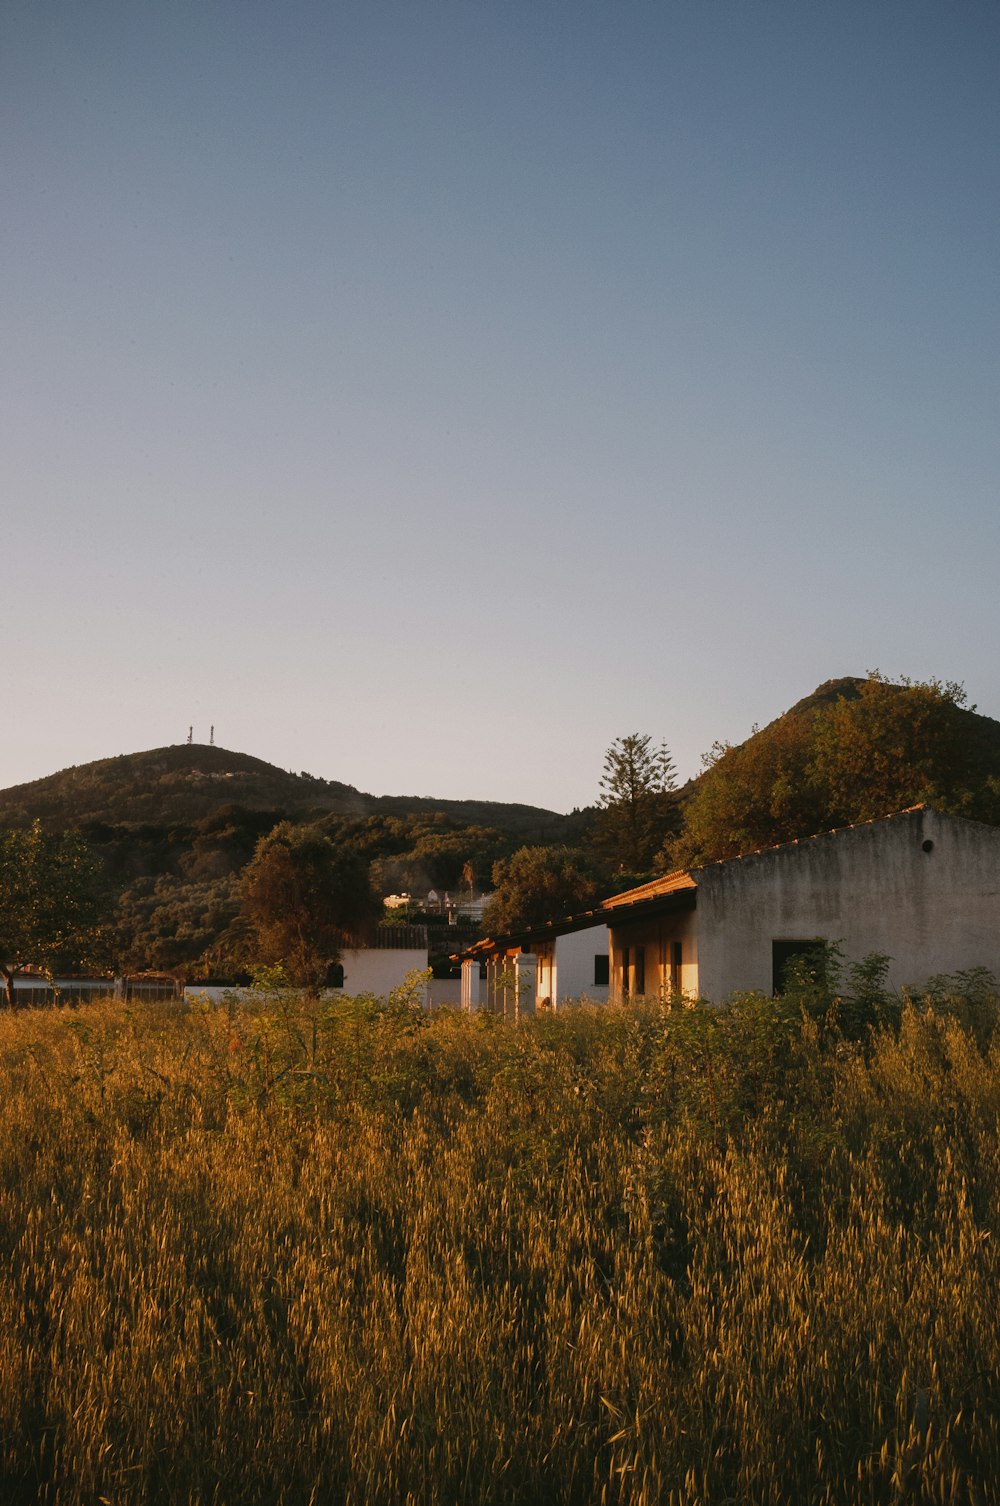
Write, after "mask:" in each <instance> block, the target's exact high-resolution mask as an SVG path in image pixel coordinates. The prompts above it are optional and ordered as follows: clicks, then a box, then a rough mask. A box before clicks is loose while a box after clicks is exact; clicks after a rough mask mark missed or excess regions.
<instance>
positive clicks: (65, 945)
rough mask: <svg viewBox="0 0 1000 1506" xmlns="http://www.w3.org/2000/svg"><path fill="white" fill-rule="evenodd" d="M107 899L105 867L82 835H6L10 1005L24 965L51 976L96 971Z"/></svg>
mask: <svg viewBox="0 0 1000 1506" xmlns="http://www.w3.org/2000/svg"><path fill="white" fill-rule="evenodd" d="M107 909H108V899H107V895H106V892H105V886H104V883H103V878H102V874H101V870H100V865H99V864H98V863H97V861H96V860H95V859H94V857H93V856H92V855H91V853H90V851H89V850H88V848H87V846H86V844H85V843H84V842H83V841H82V839H81V838H79V837H77V836H75V835H73V834H71V833H62V832H60V833H47V832H44V831H43V830H42V826H41V823H40V822H38V821H35V822H34V823H33V824H32V825H31V826H30V827H28V829H27V830H14V831H0V978H2V979H3V983H4V989H5V993H6V999H7V1004H8V1006H11V1005H13V1003H14V979H15V978H16V976H17V974H18V973H19V972H21V971H23V969H24V968H26V967H37V968H39V969H40V970H41V971H43V972H45V973H49V974H52V973H54V972H56V971H61V970H63V969H72V968H80V967H85V966H93V965H94V964H95V962H97V961H99V960H103V959H102V958H101V957H100V955H99V954H100V946H101V933H100V923H101V920H102V918H103V917H104V916H105V914H106V913H107Z"/></svg>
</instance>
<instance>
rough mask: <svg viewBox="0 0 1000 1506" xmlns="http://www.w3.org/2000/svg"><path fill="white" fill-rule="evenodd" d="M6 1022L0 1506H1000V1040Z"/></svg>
mask: <svg viewBox="0 0 1000 1506" xmlns="http://www.w3.org/2000/svg"><path fill="white" fill-rule="evenodd" d="M994 1015H995V1006H994V1003H993V1001H992V1000H991V999H990V998H989V997H987V996H986V994H984V992H983V990H982V989H981V988H980V989H979V991H978V994H977V995H976V996H974V997H970V998H968V999H965V1000H963V999H957V998H954V997H951V998H949V997H941V998H939V999H938V1001H937V1003H936V1005H935V1006H934V1007H933V1008H930V1007H929V1006H928V1004H927V1002H926V1001H918V1002H917V1004H916V1005H915V1006H914V1007H907V1008H906V1009H904V1011H903V1013H902V1018H901V1020H900V1021H899V1023H898V1025H896V1026H894V1027H893V1028H886V1029H885V1030H884V1031H883V1032H882V1033H880V1034H877V1035H876V1036H874V1037H866V1038H863V1039H862V1040H861V1041H860V1042H852V1041H851V1040H847V1039H844V1038H843V1037H842V1036H841V1035H840V1034H838V1033H837V1032H836V1031H833V1030H829V1029H825V1028H823V1027H822V1026H820V1025H817V1024H816V1023H815V1022H813V1021H811V1020H805V1021H803V1017H802V1014H801V1011H800V1009H799V1008H798V1006H797V1005H796V1004H795V1003H794V1001H787V1002H784V1003H783V1002H781V1001H778V1002H775V1001H770V1000H763V999H747V1000H744V1001H742V1002H741V1003H740V1004H738V1005H735V1006H734V1007H732V1008H731V1009H730V1010H728V1011H726V1012H722V1013H714V1014H713V1013H709V1012H708V1011H706V1010H703V1009H674V1010H673V1011H668V1010H666V1009H664V1008H661V1007H658V1006H654V1005H636V1006H632V1007H629V1008H627V1009H626V1008H614V1007H610V1008H606V1009H604V1010H596V1009H595V1010H590V1009H580V1010H577V1011H571V1012H569V1013H566V1014H561V1015H559V1016H558V1017H553V1016H539V1017H538V1018H536V1019H533V1020H532V1019H529V1020H527V1021H524V1022H522V1024H521V1025H520V1027H517V1028H515V1027H513V1026H509V1027H508V1026H504V1025H503V1024H502V1023H498V1022H497V1021H496V1020H494V1019H492V1018H490V1017H484V1016H479V1017H471V1018H470V1017H463V1016H460V1015H457V1014H454V1013H450V1012H440V1013H437V1014H434V1015H430V1016H428V1015H426V1014H421V1013H420V1011H419V1010H417V1009H415V1008H413V1007H412V1006H411V1005H410V1004H408V1003H407V1002H406V1001H405V1000H404V1001H397V1002H395V1003H394V1004H393V1005H391V1006H386V1005H378V1004H376V1003H375V1002H374V1001H371V1000H357V1001H353V1002H352V1001H349V1000H348V1001H340V1002H338V1003H336V1004H334V1005H319V1004H311V1003H309V1002H308V1001H306V1000H300V999H292V998H284V999H276V1000H273V1001H271V1002H269V1003H266V1004H265V1003H262V1004H261V1005H260V1007H256V1008H253V1007H248V1006H246V1005H241V1006H239V1007H236V1006H234V1007H232V1008H230V1009H226V1008H225V1007H220V1008H215V1009H205V1010H199V1009H197V1008H181V1007H177V1006H154V1007H151V1006H144V1007H138V1006H136V1007H133V1008H128V1007H125V1006H122V1005H121V1004H113V1003H107V1004H101V1005H94V1006H87V1007H84V1008H81V1009H78V1010H50V1011H47V1012H43V1011H26V1012H24V1013H22V1014H18V1015H15V1016H6V1017H3V1018H0V1198H2V1208H0V1241H2V1259H0V1304H2V1314H3V1321H2V1324H0V1468H2V1481H0V1486H2V1489H0V1500H2V1501H3V1502H9V1503H17V1502H34V1501H36V1500H37V1501H42V1502H48V1503H56V1502H58V1503H77V1502H79V1503H94V1502H101V1501H105V1502H113V1503H116V1506H117V1503H131V1502H156V1503H159V1502H178V1503H188V1502H190V1503H194V1502H205V1503H208V1502H219V1503H234V1506H235V1503H244V1502H262V1503H263V1502H267V1503H272V1502H274V1503H302V1506H305V1503H309V1502H316V1503H320V1502H353V1503H360V1502H373V1503H374V1502H386V1503H397V1502H398V1503H404V1502H414V1503H418V1502H419V1503H430V1502H440V1503H445V1506H447V1503H452V1502H454V1503H466V1502H468V1503H499V1502H509V1503H514V1502H518V1503H532V1502H553V1503H560V1502H565V1503H581V1506H582V1503H590V1502H614V1503H626V1502H627V1503H636V1506H639V1503H644V1506H653V1503H661V1502H662V1503H671V1502H673V1503H682V1502H683V1503H685V1506H696V1503H704V1506H723V1503H729V1502H733V1503H736V1502H739V1503H747V1502H761V1503H763V1502H768V1503H780V1502H791V1503H810V1502H816V1503H821V1502H830V1503H833V1502H836V1503H841V1502H854V1501H859V1502H873V1503H874V1502H878V1503H882V1502H885V1503H892V1502H902V1501H912V1502H942V1503H947V1502H977V1503H980V1502H981V1503H986V1502H991V1501H996V1500H998V1499H1000V1489H998V1483H997V1482H998V1481H1000V1326H998V1317H997V1313H998V1283H1000V1252H998V1250H997V1240H998V1227H997V1224H998V1213H997V1210H998V1190H1000V1147H998V1124H1000V1035H997V1036H995V1034H994Z"/></svg>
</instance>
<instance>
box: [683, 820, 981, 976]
mask: <svg viewBox="0 0 1000 1506" xmlns="http://www.w3.org/2000/svg"><path fill="white" fill-rule="evenodd" d="M927 842H930V843H931V844H932V847H931V849H930V850H929V851H925V850H924V844H925V843H927ZM695 878H696V879H697V882H698V899H697V912H696V918H697V928H698V934H699V938H700V941H699V953H700V956H699V975H698V984H697V986H698V989H699V990H700V992H701V994H702V995H703V996H704V997H706V998H709V999H714V1000H721V999H723V998H725V996H726V995H727V994H729V993H731V992H733V991H734V990H737V989H748V988H756V989H761V990H762V991H764V992H765V993H770V991H771V988H772V950H771V948H772V942H773V941H794V940H806V939H808V938H810V937H816V936H821V937H823V938H824V939H825V940H827V941H836V942H839V943H840V944H841V946H842V947H843V950H844V952H845V953H846V955H847V957H848V958H849V959H850V960H852V961H856V960H859V959H860V958H861V957H863V956H865V955H866V954H867V953H869V952H885V953H887V954H888V955H889V956H890V957H891V958H892V959H893V961H892V964H891V971H890V979H891V982H892V984H893V985H894V986H895V987H897V988H898V987H899V986H900V985H902V984H904V983H921V982H923V981H924V980H925V979H926V978H928V977H929V976H931V974H933V973H940V972H949V973H950V972H955V971H956V970H957V969H959V968H965V967H974V966H984V967H988V968H990V969H991V970H992V971H993V972H995V973H996V974H997V975H998V976H1000V829H997V828H994V827H988V826H982V825H980V824H979V823H978V822H974V821H961V820H958V819H956V818H954V817H950V816H941V815H938V814H937V813H936V812H934V811H930V810H916V811H911V812H906V813H905V814H903V815H900V816H895V817H893V818H892V819H890V820H886V821H873V822H870V823H868V824H867V825H863V826H855V827H850V828H848V829H847V830H844V831H839V832H830V833H828V834H826V835H824V836H821V837H812V838H810V839H809V840H807V841H803V842H797V843H790V844H788V845H786V846H784V847H779V848H775V849H773V850H772V851H770V852H762V853H756V854H753V855H752V856H750V857H746V858H741V859H739V860H738V861H736V862H730V863H718V864H713V865H712V866H710V867H707V868H703V869H700V870H698V871H697V872H696V873H695Z"/></svg>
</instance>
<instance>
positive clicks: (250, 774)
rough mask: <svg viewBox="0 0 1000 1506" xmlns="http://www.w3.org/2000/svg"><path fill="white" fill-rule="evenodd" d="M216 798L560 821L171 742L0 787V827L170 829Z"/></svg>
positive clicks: (525, 808)
mask: <svg viewBox="0 0 1000 1506" xmlns="http://www.w3.org/2000/svg"><path fill="white" fill-rule="evenodd" d="M223 805H239V806H242V807H243V808H244V809H246V810H280V811H283V812H284V813H285V814H286V815H288V816H290V817H296V816H303V817H304V816H308V817H310V818H315V817H317V816H323V815H339V816H366V815H372V814H375V813H376V812H378V813H386V814H392V815H407V814H409V813H411V812H422V813H427V812H435V811H441V812H443V813H444V814H446V815H449V816H453V817H455V818H456V819H459V820H463V821H466V822H477V823H482V822H488V823H489V824H490V825H493V826H498V827H500V828H502V829H503V830H505V831H511V832H519V831H534V830H535V829H536V828H537V827H538V826H539V825H541V826H545V825H547V824H549V823H552V824H558V823H559V821H560V819H561V818H560V817H559V816H558V815H557V814H556V812H554V811H548V810H543V809H542V808H541V807H538V806H532V805H517V804H505V803H503V802H502V801H493V800H436V799H434V798H433V797H430V796H408V795H381V796H379V795H367V794H364V793H362V791H360V790H357V789H355V788H354V786H353V785H350V784H343V783H341V782H340V781H339V780H336V779H319V778H316V777H315V776H314V775H312V774H306V773H301V774H293V773H292V772H291V771H289V770H287V769H279V768H278V767H277V766H276V765H275V764H271V763H266V762H265V760H264V759H262V758H254V757H253V756H252V755H251V754H249V753H234V752H231V751H230V750H229V749H228V748H217V747H209V746H207V745H205V744H203V743H179V744H176V745H175V746H173V747H169V748H152V749H150V750H149V751H148V752H145V753H122V754H120V755H119V756H118V757H117V758H101V759H98V760H97V761H96V762H94V763H86V764H79V765H74V766H73V767H72V768H69V769H62V770H60V771H59V773H57V774H49V775H48V776H47V777H46V778H44V779H34V780H32V781H31V782H30V783H28V784H16V785H12V786H11V787H10V788H9V789H6V790H0V825H4V826H22V825H26V824H27V823H28V822H29V821H33V820H35V819H38V820H41V821H43V822H44V823H45V824H46V825H51V826H53V827H59V828H66V827H71V826H72V827H83V826H86V825H88V824H90V823H93V822H108V823H111V824H119V823H121V822H129V823H143V824H146V823H152V824H154V825H158V826H176V825H178V824H180V823H184V822H194V821H201V820H204V819H205V818H206V817H207V816H210V815H211V814H212V813H213V812H214V811H216V810H217V809H218V808H219V807H220V806H223Z"/></svg>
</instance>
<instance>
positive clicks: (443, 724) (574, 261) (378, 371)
mask: <svg viewBox="0 0 1000 1506" xmlns="http://www.w3.org/2000/svg"><path fill="white" fill-rule="evenodd" d="M0 142H2V143H3V145H2V148H0V202H2V204H3V206H4V211H3V215H2V217H0V265H2V268H3V276H2V279H0V309H2V329H3V339H2V341H0V523H2V530H0V538H2V540H3V552H4V556H5V572H4V573H5V576H6V592H5V598H6V599H5V610H4V611H3V613H2V616H0V693H2V697H3V704H4V706H5V708H6V712H7V715H6V718H5V721H6V729H5V736H4V737H3V739H2V740H0V786H7V785H9V784H13V783H17V782H21V781H24V780H28V779H33V778H38V777H41V776H43V775H45V774H49V773H52V772H54V771H55V770H57V769H60V768H63V767H66V766H68V765H70V764H80V763H85V762H87V761H89V760H90V759H93V758H99V757H108V756H111V755H114V754H117V753H123V752H132V751H136V750H139V749H143V748H152V747H159V746H163V745H164V744H169V743H178V742H183V741H184V740H185V739H186V737H187V732H188V727H189V726H192V725H193V727H194V737H195V740H196V741H199V742H207V741H208V736H209V728H210V726H212V725H214V727H215V738H216V741H217V742H218V743H220V744H222V745H223V746H225V747H229V748H234V749H239V750H241V751H244V752H249V753H253V754H255V755H257V756H259V757H262V758H266V759H269V760H270V761H272V762H274V763H276V764H278V765H280V766H281V767H284V768H291V769H294V770H295V771H296V772H297V771H299V770H307V771H308V772H310V773H312V774H315V775H319V776H322V777H324V778H330V779H339V780H344V781H346V782H348V783H350V784H354V785H357V786H358V787H359V788H361V789H364V790H368V791H371V792H373V793H376V794H428V795H439V796H447V797H450V798H462V797H477V798H485V799H497V800H519V801H526V802H529V803H532V804H537V805H543V806H547V807H550V808H553V809H557V810H568V809H570V808H571V807H573V806H576V805H584V804H589V803H592V802H593V801H594V800H595V798H596V796H597V794H598V781H599V779H600V775H601V767H602V763H603V758H604V753H605V750H606V749H607V747H608V746H609V745H610V744H611V742H612V741H613V740H614V739H615V738H617V737H619V736H621V735H624V734H627V733H631V732H640V733H649V734H650V735H651V736H652V737H653V739H654V740H655V741H660V740H661V739H664V740H665V741H666V742H667V744H668V746H669V748H670V749H671V752H672V754H673V757H674V761H675V764H676V765H677V770H678V774H679V775H680V777H682V778H685V777H688V776H689V775H691V774H693V773H695V772H697V770H698V768H699V765H700V759H701V755H702V754H703V753H704V752H705V751H706V750H707V749H708V748H709V747H710V746H711V744H712V743H713V742H714V741H715V740H716V739H725V740H730V741H740V740H742V739H743V738H744V737H746V736H747V735H748V733H749V732H750V729H751V727H752V725H753V724H754V723H760V724H764V723H766V722H767V721H768V720H770V719H771V718H772V717H774V716H776V715H778V714H779V713H780V712H781V711H783V710H784V709H786V708H787V707H788V706H790V705H791V704H792V703H793V702H794V701H796V700H798V699H799V698H801V697H802V696H804V695H806V694H808V693H809V692H810V691H811V690H813V689H814V688H815V687H816V686H817V685H818V684H819V683H820V682H822V681H824V680H827V679H830V678H833V677H837V676H841V675H846V674H855V675H863V674H865V673H866V672H867V671H868V670H871V669H875V668H878V669H880V670H881V671H882V672H883V673H885V674H887V675H889V676H890V677H892V678H896V677H899V676H903V675H908V676H911V677H913V678H916V679H927V678H931V677H939V678H942V679H947V680H960V681H962V682H964V684H965V687H966V690H967V692H968V695H969V698H970V701H971V702H974V703H976V704H978V707H979V709H980V710H981V711H983V712H985V713H987V714H989V715H993V716H996V717H1000V655H998V654H997V652H996V644H997V627H998V621H997V619H998V604H997V603H998V591H997V559H998V557H1000V505H998V503H1000V423H998V414H997V396H998V392H1000V381H998V377H1000V370H998V366H1000V278H998V247H1000V181H998V179H1000V9H998V8H997V7H996V5H995V4H994V3H992V0H989V3H985V0H984V3H977V0H962V3H960V4H946V3H944V0H937V3H923V0H906V3H893V0H880V3H879V4H877V5H872V4H871V3H870V0H857V3H855V0H837V3H836V4H833V3H826V4H820V3H818V0H817V3H811V0H810V3H802V0H787V3H774V0H691V3H687V0H678V3H669V0H658V3H655V4H654V3H643V0H636V3H630V0H616V3H613V4H612V3H611V0H605V3H602V4H593V3H590V0H571V3H570V0H492V3H486V0H465V3H444V0H442V3H437V0H399V3H390V0H385V3H383V0H364V3H357V4H355V3H353V0H323V3H320V0H171V3H170V4H169V5H166V4H163V5H157V4H152V3H148V4H137V3H136V0H87V3H86V4H83V5H81V4H80V3H79V0H45V3H39V0H4V4H3V6H2V7H0Z"/></svg>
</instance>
